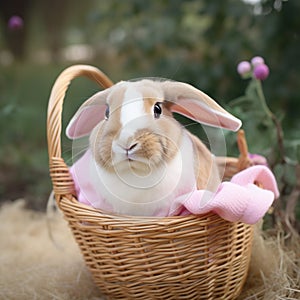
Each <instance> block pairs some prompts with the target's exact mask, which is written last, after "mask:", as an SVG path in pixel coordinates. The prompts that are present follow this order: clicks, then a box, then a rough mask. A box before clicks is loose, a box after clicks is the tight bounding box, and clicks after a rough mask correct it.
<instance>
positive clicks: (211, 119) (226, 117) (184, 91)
mask: <svg viewBox="0 0 300 300" xmlns="http://www.w3.org/2000/svg"><path fill="white" fill-rule="evenodd" d="M161 84H162V88H163V91H164V98H165V100H166V101H169V102H171V106H170V109H171V111H172V112H176V113H179V114H181V115H184V116H186V117H188V118H190V119H192V120H195V121H197V122H199V123H202V124H206V125H210V126H213V127H221V128H225V129H229V130H232V131H237V130H238V129H239V128H240V127H241V126H242V122H241V121H240V120H239V119H237V118H236V117H234V116H233V115H231V114H230V113H228V112H227V111H226V110H225V109H223V108H222V107H221V106H220V105H219V104H217V103H216V102H215V101H214V100H213V99H212V98H210V97H209V96H208V95H206V94H205V93H203V92H201V91H200V90H198V89H196V88H194V87H193V86H191V85H189V84H186V83H183V82H176V81H165V82H161Z"/></svg>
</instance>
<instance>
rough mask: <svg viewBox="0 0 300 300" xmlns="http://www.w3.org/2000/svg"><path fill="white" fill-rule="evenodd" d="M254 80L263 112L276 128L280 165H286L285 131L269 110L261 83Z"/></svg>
mask: <svg viewBox="0 0 300 300" xmlns="http://www.w3.org/2000/svg"><path fill="white" fill-rule="evenodd" d="M254 80H255V83H256V88H257V94H258V98H259V100H260V102H261V104H262V107H263V110H264V111H265V113H266V115H267V116H268V117H269V118H270V119H271V120H272V122H273V123H274V125H275V128H276V134H277V141H278V146H279V154H280V163H286V159H285V149H284V144H283V129H282V126H281V123H280V121H279V120H278V119H277V117H276V116H275V115H274V114H273V113H272V111H271V110H270V109H269V107H268V105H267V102H266V98H265V95H264V92H263V89H262V84H261V81H260V80H258V79H254Z"/></svg>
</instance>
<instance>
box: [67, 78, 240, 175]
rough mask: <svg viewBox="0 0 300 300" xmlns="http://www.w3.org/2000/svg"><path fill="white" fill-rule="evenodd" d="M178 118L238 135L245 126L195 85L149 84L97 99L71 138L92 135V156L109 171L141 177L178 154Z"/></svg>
mask: <svg viewBox="0 0 300 300" xmlns="http://www.w3.org/2000/svg"><path fill="white" fill-rule="evenodd" d="M174 112H175V113H179V114H182V115H184V116H186V117H188V118H190V119H192V120H195V121H197V122H200V123H203V124H207V125H211V126H214V127H221V128H226V129H229V130H234V131H236V130H238V129H239V127H240V126H241V121H240V120H238V119H237V118H235V117H234V116H232V115H231V114H229V113H228V112H227V111H225V110H224V109H223V108H221V107H220V106H219V105H218V104H217V103H216V102H215V101H214V100H212V99H211V98H210V97H209V96H207V95H206V94H205V93H203V92H201V91H200V90H198V89H196V88H194V87H192V86H191V85H188V84H185V83H181V82H174V81H153V80H148V79H144V80H140V81H135V82H132V81H130V82H126V81H124V82H123V81H122V82H119V83H117V84H115V85H114V86H112V87H111V88H108V89H106V90H103V91H101V92H99V93H97V94H95V95H94V96H92V97H91V98H90V99H89V100H87V101H86V102H85V103H84V104H83V105H82V106H81V107H80V108H79V110H78V111H77V113H76V114H75V116H74V117H73V118H72V120H71V122H70V124H69V125H68V127H67V136H68V137H69V138H72V139H74V138H79V137H82V136H85V135H89V134H90V147H91V151H92V153H93V156H94V158H95V160H96V162H97V164H98V165H99V166H100V167H101V168H103V169H105V170H106V171H108V172H114V170H115V168H116V167H117V168H118V170H119V171H122V170H124V171H126V170H128V168H130V169H131V170H132V171H133V172H135V173H137V174H140V175H142V174H143V172H147V173H148V170H147V169H148V168H153V167H159V166H160V165H161V164H165V163H169V162H170V161H172V159H173V158H174V157H175V156H176V154H177V153H178V151H179V148H180V144H181V140H182V136H183V134H182V132H183V130H184V129H183V127H182V126H180V124H179V123H178V122H177V121H176V120H175V119H174V118H173V116H172V114H173V113H174ZM184 155H192V154H188V153H186V154H184Z"/></svg>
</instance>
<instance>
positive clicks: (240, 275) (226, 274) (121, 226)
mask: <svg viewBox="0 0 300 300" xmlns="http://www.w3.org/2000/svg"><path fill="white" fill-rule="evenodd" d="M79 76H87V77H89V78H90V79H92V80H94V81H96V82H97V83H99V84H100V85H102V86H103V87H105V88H107V87H109V86H111V85H112V82H111V81H110V80H109V79H108V78H107V77H106V76H105V75H104V74H103V73H102V72H101V71H99V70H98V69H96V68H94V67H91V66H85V65H78V66H72V67H70V68H68V69H66V70H65V71H64V72H63V73H62V74H61V75H60V76H59V77H58V79H57V81H56V82H55V85H54V87H53V89H52V93H51V96H50V100H49V107H48V120H47V134H48V147H49V164H50V174H51V178H52V183H53V189H54V193H55V197H56V201H57V204H58V206H59V207H60V209H61V210H62V211H63V213H64V216H65V218H66V220H67V221H68V223H69V226H70V227H71V230H72V232H73V235H74V237H75V239H76V241H77V243H78V245H79V247H80V249H81V251H82V254H83V256H84V259H85V261H86V265H87V266H88V268H89V269H90V271H91V273H92V275H93V278H94V281H95V283H96V284H97V285H98V286H99V288H100V289H101V291H102V292H103V293H104V294H105V295H106V296H107V298H109V299H205V300H210V299H235V298H236V297H237V296H238V295H239V293H240V291H241V288H242V286H243V283H244V281H245V279H246V276H247V270H248V265H249V260H250V253H251V243H252V235H253V230H252V226H250V225H245V224H243V223H231V222H228V221H225V220H223V219H221V218H220V217H218V216H217V215H215V214H213V213H209V214H205V215H202V216H195V215H189V216H175V217H166V218H159V217H131V216H121V215H114V214H109V213H106V212H104V211H100V210H96V209H93V208H92V207H89V206H86V205H84V204H81V203H79V202H78V201H77V199H76V193H75V192H74V183H73V181H72V178H71V176H70V174H69V171H68V167H67V165H66V164H65V162H64V160H63V159H62V156H61V138H60V136H61V114H62V104H63V100H64V97H65V93H66V90H67V88H68V86H69V84H70V82H71V81H72V80H73V79H74V78H76V77H79ZM241 134H242V133H241ZM243 147H244V148H243ZM245 147H246V144H245V142H243V140H241V139H240V151H241V149H244V150H242V151H243V152H244V155H241V156H240V159H235V158H220V160H223V163H224V164H226V175H227V177H230V176H232V175H233V174H234V173H236V172H237V171H238V170H239V169H242V168H245V167H246V166H247V164H248V161H247V151H246V148H245Z"/></svg>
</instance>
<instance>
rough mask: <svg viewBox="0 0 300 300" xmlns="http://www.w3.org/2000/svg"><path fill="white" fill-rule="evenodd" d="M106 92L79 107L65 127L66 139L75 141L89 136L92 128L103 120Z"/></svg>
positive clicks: (107, 90) (98, 94)
mask: <svg viewBox="0 0 300 300" xmlns="http://www.w3.org/2000/svg"><path fill="white" fill-rule="evenodd" d="M108 92H109V89H106V90H103V91H101V92H99V93H97V94H95V95H93V96H92V97H91V98H89V99H88V100H86V101H85V102H84V103H83V104H82V105H81V106H80V108H79V109H78V111H77V112H76V114H75V115H74V116H73V118H72V119H71V121H70V123H69V125H68V126H67V129H66V135H67V137H68V138H70V139H76V138H80V137H83V136H86V135H88V134H90V133H91V131H92V130H93V128H94V127H95V126H96V125H97V124H98V123H99V122H100V121H102V120H103V119H104V117H105V110H106V107H107V106H106V104H105V103H106V98H107V95H108Z"/></svg>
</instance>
